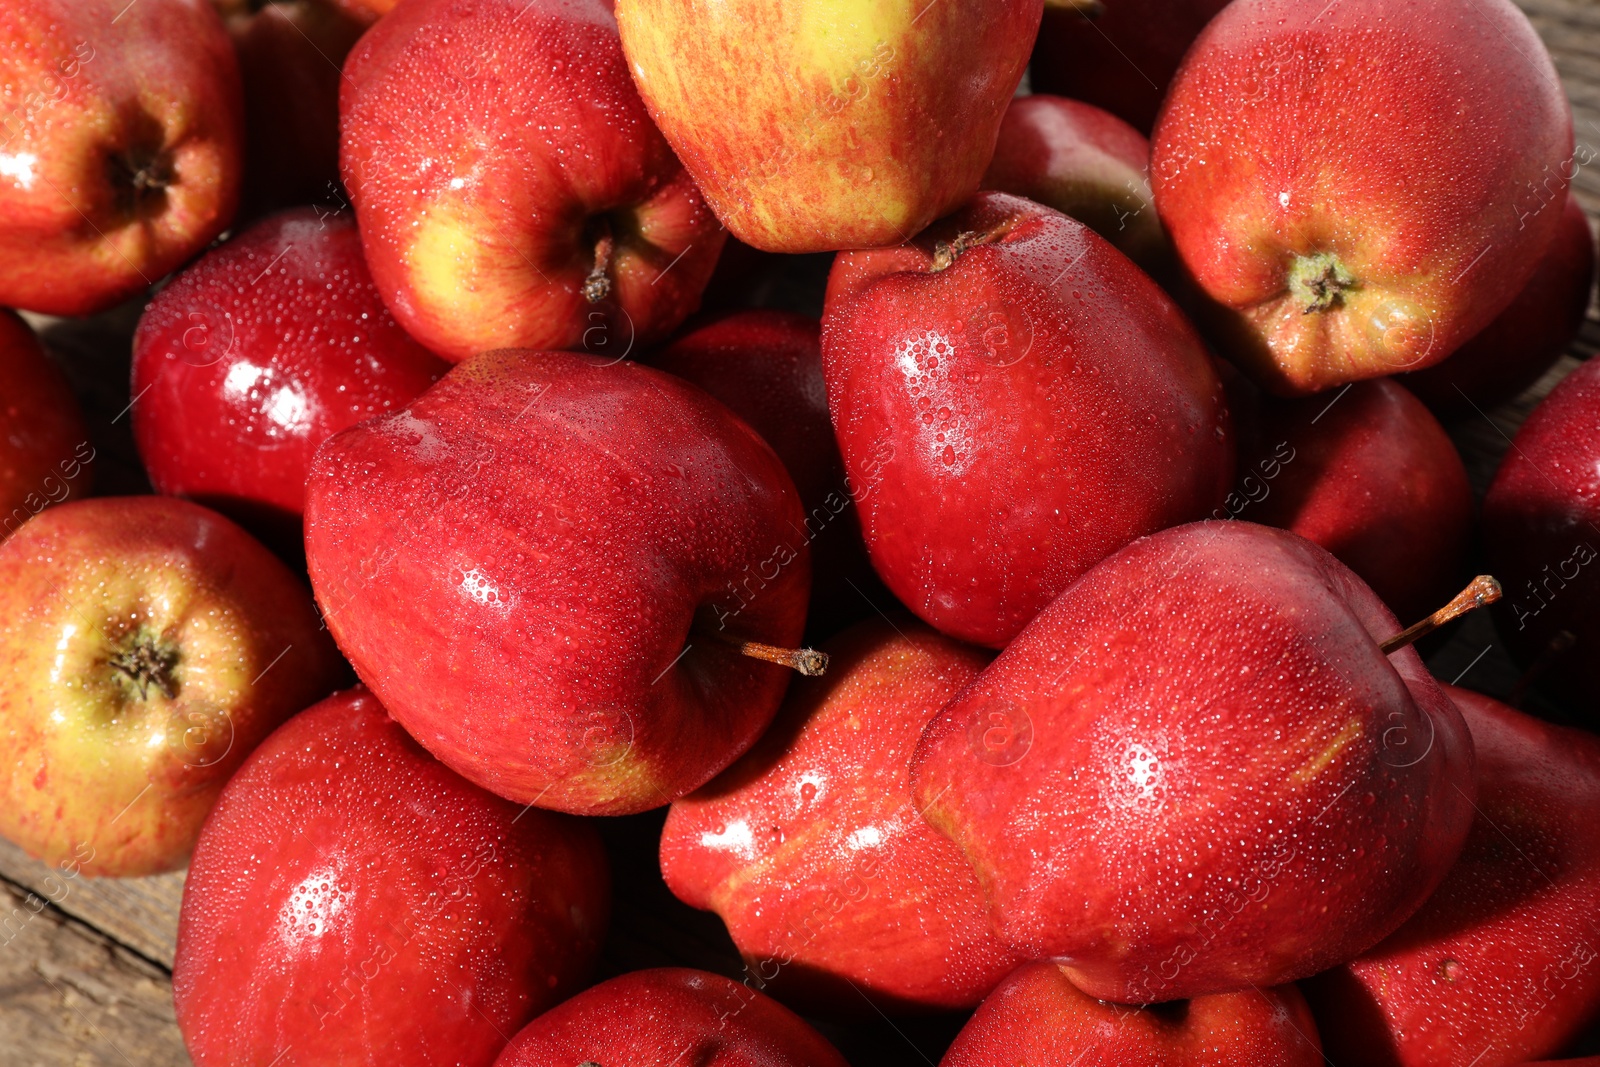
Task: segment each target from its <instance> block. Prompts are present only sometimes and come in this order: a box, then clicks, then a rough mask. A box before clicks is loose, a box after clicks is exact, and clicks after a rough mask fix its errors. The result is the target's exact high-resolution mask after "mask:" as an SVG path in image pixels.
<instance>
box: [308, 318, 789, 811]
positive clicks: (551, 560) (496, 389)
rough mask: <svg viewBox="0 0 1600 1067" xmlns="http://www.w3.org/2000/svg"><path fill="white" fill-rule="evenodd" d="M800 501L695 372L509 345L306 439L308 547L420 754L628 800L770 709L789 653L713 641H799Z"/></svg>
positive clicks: (484, 777)
mask: <svg viewBox="0 0 1600 1067" xmlns="http://www.w3.org/2000/svg"><path fill="white" fill-rule="evenodd" d="M802 518H803V516H802V514H801V511H800V502H799V498H798V496H797V495H796V493H795V490H794V483H793V482H792V481H791V480H790V478H789V475H788V473H787V472H786V471H785V470H784V469H783V464H782V463H781V462H780V461H779V460H778V457H777V456H776V455H774V454H773V452H772V449H771V448H770V447H768V445H767V444H766V442H764V441H762V440H761V439H760V438H759V437H758V436H756V433H755V431H753V430H751V429H750V428H749V427H748V426H746V425H745V424H744V423H743V422H740V421H739V420H738V419H737V418H736V417H735V416H734V415H733V413H732V412H730V411H728V410H727V409H726V408H724V407H723V406H722V405H721V404H719V403H717V402H716V401H715V400H713V399H712V398H711V397H709V396H707V395H706V394H705V393H703V392H701V391H700V390H699V389H697V388H695V387H694V386H692V385H690V384H688V383H687V382H683V381H681V380H679V379H677V378H674V377H673V376H671V375H669V374H666V373H664V372H662V371H658V370H652V369H650V368H648V367H642V366H639V365H638V364H636V363H633V362H631V361H624V362H621V363H610V362H608V361H604V360H601V359H599V358H598V357H594V356H584V355H578V354H574V353H567V352H526V351H516V350H507V351H503V352H491V353H485V354H484V355H482V356H479V357H478V358H476V359H473V360H470V361H468V362H466V363H463V364H460V365H458V366H457V367H456V368H455V369H454V370H452V371H451V372H450V373H449V374H447V375H446V376H445V377H444V379H443V380H441V381H440V382H439V384H438V385H436V386H434V387H433V388H432V389H430V390H429V391H428V392H426V393H424V394H423V395H422V396H421V397H419V398H418V399H417V400H415V401H413V402H412V403H411V404H410V405H408V406H407V407H405V408H404V409H402V410H400V411H398V412H395V413H394V414H391V415H387V416H383V417H380V418H377V419H373V420H370V421H368V422H365V423H362V424H360V425H358V426H354V427H352V428H350V429H348V430H344V431H342V432H341V433H339V434H336V435H335V436H333V437H331V438H329V439H328V441H327V442H325V443H324V444H323V446H322V448H321V450H319V451H318V453H317V457H316V460H315V461H314V462H313V464H312V470H311V480H310V485H309V489H308V491H307V500H306V557H307V562H308V563H309V565H310V571H311V582H312V586H313V588H314V589H315V590H316V594H317V600H318V603H319V604H320V605H321V607H322V610H323V615H324V617H325V618H326V619H327V622H328V626H329V628H330V629H332V631H333V636H334V639H335V640H336V641H338V643H339V647H340V648H341V649H342V650H343V651H344V653H345V655H346V656H348V657H349V658H350V661H351V663H352V664H354V666H355V669H356V673H357V674H358V675H360V677H361V679H362V680H363V681H364V682H365V683H366V684H367V686H368V687H369V688H371V689H372V691H373V692H374V693H376V694H377V695H378V697H379V698H380V699H381V700H382V701H383V702H384V706H385V707H387V708H388V709H389V713H390V714H391V715H393V716H394V717H395V719H397V720H398V721H399V722H400V723H401V724H402V725H403V726H405V727H406V729H408V730H410V731H411V733H412V736H414V737H416V738H417V740H418V741H420V742H422V744H423V745H424V746H425V747H426V748H428V749H429V750H430V751H431V752H433V753H434V754H435V755H436V756H438V757H439V758H440V759H442V760H444V762H445V763H447V764H449V765H450V766H451V767H452V768H454V769H455V770H456V771H457V772H458V773H460V774H462V775H464V776H466V777H467V778H468V779H469V780H471V781H473V782H476V783H477V784H479V785H482V786H484V787H485V788H487V789H490V790H492V791H493V792H496V793H498V794H500V795H501V796H504V797H508V798H510V799H511V800H515V801H517V802H518V803H522V804H532V803H537V804H539V805H540V806H542V807H547V808H555V809H558V810H562V811H570V812H574V813H576V814H628V813H631V812H637V811H644V810H647V809H649V808H654V807H659V806H661V805H663V804H667V803H670V802H671V801H673V800H675V799H676V798H678V797H680V796H682V795H683V794H685V793H687V792H689V791H690V790H692V789H695V788H696V787H698V786H700V785H703V784H704V783H705V782H707V781H708V780H710V779H711V778H712V776H714V775H715V774H716V773H717V772H718V771H720V770H722V769H723V768H724V767H726V766H727V765H728V764H730V763H732V762H733V761H734V760H735V759H737V758H738V757H739V755H740V754H741V753H743V752H744V750H745V749H747V748H748V747H750V745H751V744H753V743H754V742H755V740H756V738H757V737H759V736H760V735H761V732H762V731H763V730H765V729H766V727H767V724H768V723H769V722H771V721H772V716H773V715H774V714H775V713H776V712H777V709H778V704H779V702H780V701H781V700H782V698H783V691H784V688H785V686H786V685H787V684H788V675H789V674H790V671H789V670H788V669H787V668H784V667H779V666H776V665H774V664H770V663H763V662H760V661H758V660H754V659H751V658H749V657H746V656H742V655H740V654H739V653H738V652H737V651H736V650H735V648H733V647H731V646H730V645H728V644H726V643H724V641H725V640H730V639H731V640H735V641H740V642H742V641H759V642H762V643H765V644H769V645H778V646H782V647H792V646H794V645H795V644H796V643H797V642H798V640H799V638H800V636H801V633H802V630H803V629H804V626H805V607H806V598H807V595H808V592H809V589H810V582H811V571H810V558H809V556H808V554H807V549H806V545H805V543H804V541H803V540H801V539H800V538H798V537H797V536H796V535H795V533H794V531H796V530H799V529H801V527H802ZM691 630H692V631H693V633H691ZM719 635H721V639H719ZM686 645H687V646H692V647H688V648H686V647H685V646H686Z"/></svg>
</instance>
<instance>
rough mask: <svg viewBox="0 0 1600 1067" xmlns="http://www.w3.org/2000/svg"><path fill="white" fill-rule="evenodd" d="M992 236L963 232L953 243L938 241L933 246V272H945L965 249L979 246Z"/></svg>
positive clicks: (957, 235)
mask: <svg viewBox="0 0 1600 1067" xmlns="http://www.w3.org/2000/svg"><path fill="white" fill-rule="evenodd" d="M991 236H992V235H991V234H987V233H980V232H979V231H977V230H964V231H962V232H961V233H958V234H956V239H955V240H954V241H940V242H938V243H937V244H935V245H934V246H933V268H932V269H933V270H934V271H935V272H937V271H941V270H945V269H946V268H948V267H949V266H950V264H952V263H954V262H955V261H956V257H957V256H959V255H961V253H963V252H965V251H966V250H967V249H969V248H972V247H974V246H976V245H981V244H983V242H985V241H987V240H988V239H989V238H990V237H991Z"/></svg>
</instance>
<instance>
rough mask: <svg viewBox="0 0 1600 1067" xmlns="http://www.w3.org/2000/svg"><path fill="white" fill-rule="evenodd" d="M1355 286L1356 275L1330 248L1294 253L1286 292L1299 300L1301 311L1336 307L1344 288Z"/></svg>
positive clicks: (1342, 297) (1308, 311) (1303, 313)
mask: <svg viewBox="0 0 1600 1067" xmlns="http://www.w3.org/2000/svg"><path fill="white" fill-rule="evenodd" d="M1355 288H1357V285H1356V278H1355V275H1353V274H1351V273H1350V271H1349V270H1347V269H1346V268H1345V265H1344V264H1343V263H1341V262H1340V261H1339V257H1338V256H1336V255H1334V254H1333V253H1332V252H1316V253H1314V254H1312V255H1309V256H1296V257H1295V259H1294V262H1293V263H1292V264H1291V265H1290V267H1289V292H1291V293H1293V294H1294V296H1295V299H1296V300H1298V301H1300V305H1301V308H1300V313H1301V314H1302V315H1310V314H1311V313H1312V312H1316V311H1327V310H1328V309H1329V308H1334V307H1338V306H1339V305H1340V304H1342V303H1344V294H1345V292H1346V291H1348V290H1350V289H1355Z"/></svg>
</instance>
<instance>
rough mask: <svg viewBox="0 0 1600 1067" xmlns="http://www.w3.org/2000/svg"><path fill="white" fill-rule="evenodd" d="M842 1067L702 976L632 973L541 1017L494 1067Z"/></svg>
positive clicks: (793, 1018) (777, 1017)
mask: <svg viewBox="0 0 1600 1067" xmlns="http://www.w3.org/2000/svg"><path fill="white" fill-rule="evenodd" d="M590 1063H593V1064H603V1065H606V1067H612V1065H616V1067H623V1065H626V1067H684V1065H692V1067H846V1064H845V1061H844V1057H842V1056H840V1055H839V1053H838V1052H837V1051H836V1050H835V1049H834V1047H833V1046H832V1045H830V1044H828V1042H827V1040H826V1039H825V1038H823V1036H822V1035H821V1034H819V1033H817V1032H816V1031H815V1030H813V1029H811V1027H809V1026H807V1025H806V1023H805V1020H803V1019H801V1018H800V1017H799V1016H798V1015H796V1014H794V1013H793V1012H791V1011H790V1010H789V1009H788V1008H785V1007H784V1006H783V1005H782V1004H779V1003H778V1002H777V1001H775V1000H772V999H771V998H769V997H766V996H763V995H762V994H760V993H758V992H756V991H755V990H753V989H750V988H747V987H745V986H742V985H739V984H738V983H736V982H730V981H729V980H728V979H726V978H724V977H722V976H721V975H717V974H710V973H708V972H706V971H694V970H689V969H687V968H680V967H659V968H656V969H654V970H649V971H634V972H633V973H631V974H624V975H622V976H621V977H618V978H613V979H611V980H610V981H609V982H602V983H600V984H599V985H597V986H595V987H594V988H593V989H589V990H586V991H585V992H583V993H580V994H578V995H577V996H575V997H573V998H572V999H571V1000H569V1001H567V1002H566V1003H565V1004H562V1005H560V1006H559V1007H557V1008H554V1009H553V1010H551V1011H547V1012H545V1013H544V1014H543V1015H541V1016H539V1018H537V1019H535V1020H534V1021H533V1022H531V1023H529V1024H528V1025H527V1026H525V1027H523V1029H522V1032H521V1033H519V1034H517V1035H516V1036H515V1037H513V1038H512V1039H511V1044H510V1045H508V1046H506V1050H505V1052H503V1053H502V1054H501V1055H500V1058H499V1059H498V1060H495V1067H581V1065H583V1064H590Z"/></svg>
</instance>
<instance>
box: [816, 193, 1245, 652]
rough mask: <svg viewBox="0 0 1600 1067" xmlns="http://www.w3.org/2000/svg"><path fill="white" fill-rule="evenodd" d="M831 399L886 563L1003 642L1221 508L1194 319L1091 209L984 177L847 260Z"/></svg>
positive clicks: (948, 621) (1226, 433)
mask: <svg viewBox="0 0 1600 1067" xmlns="http://www.w3.org/2000/svg"><path fill="white" fill-rule="evenodd" d="M822 357H823V370H824V373H825V374H826V377H827V382H828V406H829V408H830V410H831V411H832V412H833V421H834V426H835V427H836V428H837V430H838V435H839V445H840V449H841V450H842V451H843V453H844V461H845V468H846V470H847V471H848V472H849V474H850V478H851V489H852V492H854V493H855V496H856V502H857V505H858V506H859V507H860V509H861V525H862V530H863V532H864V533H865V535H866V541H867V550H868V552H869V553H870V554H871V556H872V562H873V565H874V566H875V567H876V568H877V571H878V574H879V575H880V576H881V577H882V578H883V580H884V582H885V584H887V585H888V586H889V588H890V590H892V591H893V592H894V594H895V595H896V596H898V597H899V598H900V599H901V600H902V601H903V602H904V603H905V604H906V606H908V607H909V608H910V609H911V610H912V611H914V612H916V613H917V614H918V615H920V616H921V617H922V618H923V619H925V620H926V621H928V622H929V623H931V624H932V625H933V626H935V627H937V628H938V629H939V630H941V631H943V632H944V633H947V634H949V635H951V636H952V637H957V638H960V639H961V640H964V641H971V642H973V643H975V644H982V645H990V646H993V647H997V648H998V647H1000V646H1003V645H1004V644H1006V642H1008V641H1009V640H1011V638H1012V637H1014V636H1015V635H1016V633H1017V632H1018V631H1019V630H1021V629H1022V628H1023V627H1024V626H1026V625H1027V624H1028V622H1029V621H1030V620H1031V619H1032V618H1033V617H1034V616H1035V615H1036V614H1038V613H1039V611H1041V610H1042V609H1043V608H1044V606H1045V605H1046V604H1048V603H1049V602H1050V601H1051V599H1052V598H1054V597H1055V596H1056V594H1058V593H1060V592H1061V591H1062V590H1063V589H1065V588H1066V587H1067V586H1068V585H1070V584H1071V583H1072V582H1073V581H1074V580H1075V579H1076V578H1077V577H1078V576H1079V575H1081V574H1082V573H1083V572H1084V571H1086V570H1088V569H1089V568H1090V567H1091V566H1093V565H1094V564H1095V563H1096V562H1098V561H1099V560H1100V559H1102V558H1103V557H1105V556H1106V555H1108V554H1110V553H1111V552H1113V551H1115V550H1116V549H1118V548H1120V547H1122V546H1123V545H1125V544H1127V543H1128V542H1129V541H1132V540H1133V539H1134V538H1136V537H1139V536H1141V535H1143V534H1147V533H1151V532H1153V531H1155V530H1160V529H1163V528H1165V527H1167V526H1171V525H1173V524H1174V523H1180V522H1186V521H1188V520H1190V519H1195V518H1198V517H1200V516H1203V515H1205V514H1207V513H1209V512H1210V511H1211V510H1212V509H1213V508H1214V507H1215V506H1216V505H1217V504H1218V503H1219V502H1220V501H1221V500H1222V497H1223V494H1224V493H1226V492H1227V488H1228V483H1229V481H1231V480H1232V478H1233V441H1232V437H1231V432H1230V427H1229V420H1228V413H1227V407H1226V402H1225V400H1224V397H1223V391H1222V385H1221V383H1220V381H1219V380H1218V378H1217V374H1216V371H1215V370H1214V369H1213V367H1212V363H1211V359H1210V357H1209V356H1208V355H1207V353H1206V351H1205V349H1204V347H1202V345H1201V343H1200V340H1199V338H1198V337H1197V336H1196V334H1195V332H1194V330H1193V328H1192V327H1190V325H1189V323H1188V321H1187V320H1186V319H1184V317H1183V315H1182V314H1181V313H1180V312H1179V311H1178V309H1177V308H1176V307H1174V306H1173V304H1172V302H1171V301H1170V300H1168V299H1167V297H1166V295H1165V294H1164V293H1162V292H1161V290H1160V289H1159V288H1157V286H1156V285H1155V283H1154V282H1152V281H1151V280H1150V279H1149V278H1148V277H1146V276H1145V275H1144V273H1143V272H1141V271H1140V270H1139V269H1138V268H1136V267H1135V266H1134V265H1133V264H1132V263H1130V262H1129V261H1128V259H1127V258H1126V257H1125V256H1123V255H1122V254H1121V253H1119V252H1117V251H1116V250H1115V249H1113V248H1112V247H1111V246H1110V245H1109V244H1107V243H1106V242H1105V241H1104V240H1102V239H1101V238H1100V237H1099V236H1097V235H1096V234H1094V233H1093V232H1092V231H1090V230H1089V229H1088V228H1087V227H1085V226H1084V225H1082V224H1081V223H1079V222H1076V221H1074V220H1072V219H1069V218H1067V217H1066V216H1064V215H1062V214H1060V213H1059V212H1056V211H1052V210H1050V209H1049V208H1045V207H1041V206H1039V205H1037V204H1033V203H1030V202H1029V201H1026V200H1023V199H1020V198H1018V197H1013V196H1005V195H1003V194H999V193H982V194H979V196H978V197H977V198H976V199H975V200H974V201H973V202H972V203H971V204H970V205H968V206H967V207H966V208H964V209H963V210H962V211H960V212H958V213H957V214H955V215H953V216H951V217H950V218H948V219H945V220H943V221H941V222H940V223H939V224H938V225H937V226H935V227H933V228H931V229H929V230H928V231H926V232H925V233H923V234H921V235H919V236H918V237H917V238H916V239H915V240H914V241H912V242H910V243H909V244H905V245H900V246H897V247H894V248H886V249H877V250H874V251H869V252H851V253H845V254H842V255H840V256H839V257H838V259H837V260H836V261H835V263H834V268H833V275H832V277H831V278H830V279H829V282H828V304H827V311H826V313H825V315H824V317H823V323H822Z"/></svg>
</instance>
